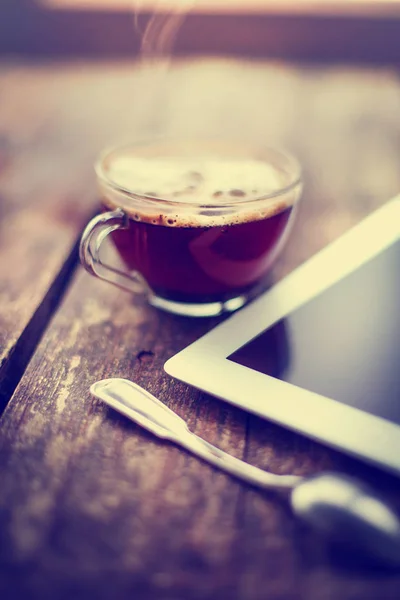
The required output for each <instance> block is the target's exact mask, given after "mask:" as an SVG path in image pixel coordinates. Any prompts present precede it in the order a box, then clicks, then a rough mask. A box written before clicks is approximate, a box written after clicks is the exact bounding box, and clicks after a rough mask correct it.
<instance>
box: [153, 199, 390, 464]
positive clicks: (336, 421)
mask: <svg viewBox="0 0 400 600" xmlns="http://www.w3.org/2000/svg"><path fill="white" fill-rule="evenodd" d="M399 237H400V195H399V196H397V197H396V198H394V199H393V200H391V201H390V202H388V203H387V204H385V205H384V206H383V207H381V208H380V209H378V210H377V211H375V212H374V213H372V214H371V215H370V216H368V217H367V218H366V219H364V220H363V221H362V222H361V223H359V224H358V225H356V226H355V227H354V228H352V229H351V230H350V231H348V232H347V233H345V234H344V235H343V236H341V237H340V238H339V239H337V240H335V241H334V242H333V243H331V244H330V245H329V246H327V247H325V248H324V249H323V250H321V251H320V252H319V253H318V254H316V255H315V256H313V257H312V258H311V259H310V260H308V261H307V262H306V263H304V264H303V265H301V266H300V267H298V268H297V269H296V270H295V271H293V272H292V273H291V274H290V275H288V276H287V277H286V278H285V279H283V280H281V281H280V282H279V283H277V284H276V285H275V286H274V287H273V288H271V289H270V290H269V291H267V292H266V293H264V294H263V295H262V296H261V297H259V298H258V299H257V300H255V301H254V302H253V303H251V304H250V305H249V306H247V307H245V308H243V309H242V310H240V311H239V312H238V313H235V314H234V315H233V316H232V317H230V318H229V319H228V320H226V321H225V322H223V323H221V324H220V325H218V326H217V327H216V328H215V329H213V330H211V331H210V332H209V333H207V334H206V335H204V336H203V337H201V338H200V339H198V340H197V341H195V342H194V343H193V344H191V345H190V346H188V347H187V348H185V349H184V350H182V351H181V352H179V353H178V354H176V355H175V356H173V357H172V358H171V359H170V360H168V361H167V362H166V363H165V365H164V368H165V371H166V372H167V373H168V374H169V375H172V376H173V377H176V378H177V379H180V380H182V381H184V382H186V383H189V384H191V385H193V386H195V387H197V388H199V389H201V390H204V391H206V392H209V393H210V394H213V395H214V396H217V397H219V398H221V399H223V400H226V401H227V402H230V403H231V404H234V405H236V406H239V407H240V408H243V409H244V410H247V411H249V412H252V413H254V414H256V415H258V416H260V417H264V418H267V419H269V420H271V421H275V422H276V423H280V424H282V425H284V426H286V427H288V428H290V429H293V430H295V431H298V432H301V433H304V434H305V435H307V436H309V437H311V438H313V439H316V440H319V441H322V442H324V443H326V444H328V445H331V446H333V447H336V448H339V449H342V450H344V451H346V452H348V453H350V454H353V455H355V456H357V457H360V458H363V459H365V460H367V461H370V462H373V463H376V464H378V465H380V466H382V467H384V468H386V469H389V470H390V471H392V472H395V473H396V474H398V475H399V474H400V452H399V451H400V426H397V425H395V424H393V423H391V422H389V421H387V420H385V419H382V418H380V417H376V416H374V415H371V414H369V413H366V412H363V411H361V410H359V409H357V408H353V407H350V406H347V405H345V404H342V403H340V402H338V401H336V400H332V399H330V398H326V397H324V396H321V395H319V394H316V393H314V392H310V391H308V390H305V389H302V388H299V387H296V386H294V385H292V384H290V383H287V382H284V381H281V380H278V379H275V378H274V377H271V376H268V375H264V374H262V373H259V372H257V371H254V370H252V369H250V368H248V367H245V366H242V365H239V364H236V363H234V362H232V361H230V360H227V357H228V356H230V355H231V354H232V353H233V352H235V351H236V350H237V349H238V348H240V347H241V346H243V345H244V344H246V343H247V342H249V341H250V340H251V339H253V338H254V337H256V336H257V335H258V334H260V333H261V332H262V331H264V330H265V329H267V328H268V327H271V325H273V324H274V323H276V322H277V321H279V320H281V319H282V318H284V317H285V316H287V315H288V314H289V313H291V312H292V311H294V310H295V309H296V308H298V307H299V306H301V305H302V304H304V303H305V302H307V301H308V300H310V299H311V298H313V297H314V296H316V295H317V294H319V293H320V292H322V291H323V290H325V289H326V288H328V287H330V286H331V285H332V284H334V283H335V282H336V281H338V280H340V279H341V278H343V277H344V276H346V275H348V274H349V273H351V272H352V271H354V270H355V269H357V268H358V267H360V266H361V265H362V264H364V263H366V262H368V261H369V260H371V259H372V258H373V257H374V256H376V255H377V254H379V253H380V252H381V251H382V250H384V249H385V248H387V247H389V246H390V245H391V244H392V243H394V242H395V241H396V240H398V239H399ZM399 400H400V399H399Z"/></svg>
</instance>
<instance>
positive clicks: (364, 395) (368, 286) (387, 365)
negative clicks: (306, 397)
mask: <svg viewBox="0 0 400 600" xmlns="http://www.w3.org/2000/svg"><path fill="white" fill-rule="evenodd" d="M228 359H229V360H232V361H234V362H236V363H239V364H241V365H244V366H246V367H249V368H251V369H254V370H256V371H259V372H261V373H265V374H267V375H271V376H273V377H277V378H278V379H282V380H284V381H287V382H289V383H292V384H294V385H297V386H299V387H302V388H305V389H308V390H310V391H313V392H316V393H318V394H321V395H322V396H326V397H328V398H333V399H335V400H338V401H340V402H343V403H344V404H348V405H350V406H354V407H356V408H359V409H361V410H364V411H366V412H369V413H371V414H374V415H377V416H379V417H382V418H385V419H388V420H390V421H394V422H396V423H397V424H399V425H400V241H397V242H396V243H394V244H393V245H392V246H390V247H389V248H388V249H386V250H385V251H383V252H382V253H381V254H379V255H378V256H376V257H375V258H374V259H372V260H371V261H370V262H368V263H367V264H365V265H363V266H362V267H360V269H358V270H357V271H355V272H354V273H352V274H350V275H348V276H347V277H345V278H343V279H342V280H341V281H339V282H338V283H336V284H334V285H333V286H332V287H330V288H328V289H327V290H325V291H324V292H323V293H322V294H320V295H319V296H317V297H315V298H314V299H313V300H311V301H310V302H308V303H306V304H305V305H303V306H301V307H300V308H298V309H297V310H295V311H294V312H293V313H291V314H290V315H289V316H288V317H287V319H285V320H284V321H280V322H279V323H277V324H275V325H274V326H273V327H271V328H270V329H268V330H266V331H264V332H263V333H262V334H260V335H259V336H257V337H256V338H254V339H253V340H251V341H250V342H249V343H247V344H246V345H244V346H242V347H241V348H239V349H238V350H237V351H235V352H234V353H233V354H231V355H230V356H229V357H228Z"/></svg>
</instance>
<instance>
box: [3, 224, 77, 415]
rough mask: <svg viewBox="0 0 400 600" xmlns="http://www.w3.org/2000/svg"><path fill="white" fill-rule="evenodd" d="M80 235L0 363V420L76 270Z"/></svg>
mask: <svg viewBox="0 0 400 600" xmlns="http://www.w3.org/2000/svg"><path fill="white" fill-rule="evenodd" d="M80 237H81V234H79V237H78V239H77V240H76V241H75V243H74V245H73V247H72V250H71V252H70V254H69V256H68V258H67V260H66V261H65V263H64V265H63V266H62V268H61V270H60V271H59V273H58V275H57V276H56V278H55V279H54V281H53V283H52V284H51V286H50V288H49V290H48V291H47V293H46V295H45V296H44V298H43V300H42V302H41V304H40V306H39V307H38V309H37V310H36V312H35V313H34V315H33V316H32V318H31V320H30V321H29V323H28V324H27V326H26V327H25V329H24V331H23V332H22V334H21V336H20V338H19V339H18V341H17V343H16V344H15V346H14V348H13V349H12V350H11V352H10V354H9V356H8V357H7V358H6V359H5V361H4V363H3V364H2V365H1V366H0V420H1V415H2V414H3V412H4V411H5V409H6V408H7V405H8V403H9V401H10V400H11V398H12V396H13V394H14V391H15V389H16V388H17V386H18V384H19V382H20V380H21V379H22V377H23V375H24V373H25V370H26V367H27V366H28V363H29V361H30V359H31V358H32V356H33V354H34V352H35V350H36V348H37V346H38V345H39V343H40V341H41V339H42V336H43V334H44V332H45V331H46V329H47V326H48V324H49V322H50V320H51V318H52V316H53V315H54V313H55V312H56V310H57V308H58V306H59V305H60V303H61V301H62V299H63V297H64V295H65V293H66V291H67V289H68V285H69V283H70V281H71V279H72V276H73V275H74V273H75V271H76V268H77V266H78V264H79V241H80Z"/></svg>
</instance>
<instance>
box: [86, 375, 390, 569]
mask: <svg viewBox="0 0 400 600" xmlns="http://www.w3.org/2000/svg"><path fill="white" fill-rule="evenodd" d="M90 391H91V393H92V394H93V395H94V396H96V397H97V398H100V399H101V400H103V401H104V402H105V403H106V404H108V405H109V406H111V407H112V408H114V409H115V410H117V411H118V412H120V413H122V414H123V415H125V416H126V417H128V418H130V419H132V421H135V422H136V423H138V424H139V425H141V426H142V427H144V428H145V429H147V430H148V431H151V432H152V433H154V434H155V435H156V436H158V437H160V438H163V439H167V440H170V441H172V442H175V443H176V444H179V445H180V446H183V447H184V448H186V449H187V450H189V451H190V452H193V453H194V454H196V455H197V456H199V457H200V458H202V459H203V460H206V461H207V462H209V463H211V464H213V465H215V466H216V467H218V468H220V469H222V470H223V471H226V472H228V473H230V474H231V475H234V476H235V477H237V478H239V479H242V480H244V481H246V482H248V483H250V484H252V485H255V486H258V487H260V488H263V489H274V488H275V489H279V488H281V489H284V488H286V489H289V490H292V492H291V495H290V504H291V507H292V510H293V512H294V514H295V515H297V516H298V517H300V518H301V519H303V520H304V521H306V522H307V523H309V524H310V525H312V526H313V527H315V528H316V529H318V530H319V531H320V532H322V533H324V534H326V535H329V536H331V537H333V538H336V539H339V540H341V541H343V542H345V543H346V545H347V547H348V548H351V549H354V550H357V551H359V552H362V553H363V554H364V555H365V556H368V557H369V558H374V559H376V560H378V561H379V562H381V563H383V564H387V565H390V566H400V522H399V519H398V518H397V516H396V514H395V513H394V512H393V510H392V509H391V508H389V507H388V506H387V504H386V503H384V502H383V501H382V500H380V499H379V498H378V497H377V496H376V495H375V494H374V492H373V491H372V490H370V489H368V488H367V487H366V486H364V485H362V484H360V483H358V482H357V481H355V480H354V479H352V478H350V477H347V476H344V475H342V474H339V473H330V472H325V473H321V474H319V475H315V476H312V477H300V476H297V475H274V474H273V473H268V472H266V471H263V470H262V469H259V468H258V467H254V466H252V465H250V464H248V463H245V462H243V461H242V460H239V459H238V458H235V457H234V456H231V455H230V454H227V453H226V452H223V451H222V450H219V448H216V447H215V446H213V445H212V444H209V443H208V442H206V441H205V440H203V439H202V438H200V437H198V436H197V435H195V434H194V433H192V432H191V431H189V429H188V426H187V424H186V423H185V421H183V419H181V418H180V417H179V416H178V415H177V414H176V413H174V412H173V411H172V410H170V409H169V408H168V407H167V406H165V404H163V403H162V402H160V401H159V400H157V398H155V397H154V396H153V395H152V394H150V393H149V392H147V391H146V390H144V389H143V388H141V387H140V386H138V385H136V384H135V383H133V382H132V381H129V380H127V379H118V378H114V379H104V380H102V381H98V382H97V383H95V384H93V385H92V386H91V388H90Z"/></svg>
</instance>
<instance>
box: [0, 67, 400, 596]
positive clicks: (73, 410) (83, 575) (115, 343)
mask: <svg viewBox="0 0 400 600" xmlns="http://www.w3.org/2000/svg"><path fill="white" fill-rule="evenodd" d="M55 68H56V67H54V69H55ZM81 68H82V67H81V66H79V67H76V69H79V71H80V69H81ZM121 69H122V70H121ZM71 72H74V70H73V69H72V70H71V71H68V70H67V72H66V73H69V74H70V75H71ZM49 73H51V68H50V69H49ZM84 73H85V74H82V73H81V80H80V81H81V85H82V86H85V84H84V82H85V80H86V81H89V80H90V81H91V86H93V88H95V89H96V90H97V94H98V91H99V89H101V88H102V86H103V85H104V81H107V85H108V91H109V93H110V92H112V93H110V96H111V98H112V100H110V101H109V103H106V104H107V107H106V109H105V107H104V105H103V104H102V103H101V102H99V103H96V102H90V101H91V100H92V99H93V96H91V95H89V96H88V97H87V98H86V100H85V101H83V98H81V101H82V104H80V108H79V111H80V114H84V115H89V113H90V119H91V120H90V123H91V126H93V127H94V126H96V127H97V128H100V130H101V131H100V132H99V134H98V135H99V138H103V137H105V132H106V130H107V131H108V127H109V123H108V122H107V120H106V119H105V115H106V114H107V109H109V107H110V106H113V105H114V103H115V99H116V98H117V99H118V103H119V107H120V114H121V115H125V116H126V115H128V114H129V112H127V108H128V107H129V108H132V104H133V103H132V101H131V98H132V96H131V95H130V93H129V92H130V90H131V85H134V86H135V88H136V90H138V89H140V90H141V91H143V92H144V90H146V85H145V79H143V74H142V75H137V79H136V76H135V74H133V76H132V78H130V77H127V74H128V70H127V69H126V67H124V68H117V69H116V71H115V72H114V71H113V70H108V71H105V72H100V71H98V72H97V75H93V73H92V72H91V71H89V72H87V71H84ZM123 74H124V76H123ZM64 75H65V76H68V75H66V74H64ZM96 77H98V79H96ZM103 77H105V79H103ZM140 77H142V79H140ZM86 78H87V79H86ZM139 81H140V82H141V85H140V86H138V83H139ZM95 82H97V85H96V83H95ZM147 82H148V83H149V81H148V80H147ZM87 85H88V84H87ZM88 87H90V86H89V85H88ZM88 87H86V89H88ZM161 89H163V93H162V94H158V95H156V98H157V101H156V102H155V103H154V105H153V106H152V107H151V108H149V106H148V98H149V97H151V94H150V96H149V95H148V96H146V94H144V97H143V98H140V99H139V97H138V96H136V98H137V102H140V100H142V101H143V102H144V103H145V105H147V108H148V112H146V110H145V107H142V108H141V109H139V108H138V107H136V108H135V109H134V110H135V111H136V112H135V114H139V113H141V114H142V116H143V119H142V121H141V123H142V126H144V124H145V123H146V127H147V128H148V130H150V128H151V126H153V127H154V124H155V123H157V121H156V120H155V113H157V114H159V113H160V111H161V109H162V110H163V113H162V115H159V116H160V118H161V123H162V125H163V129H164V130H166V131H167V132H170V133H172V132H174V133H177V134H179V133H187V134H192V135H194V134H196V133H199V132H203V133H204V131H205V130H207V129H208V130H210V131H213V132H214V133H217V134H218V133H219V134H223V133H225V134H226V135H233V134H235V135H237V136H239V137H240V136H243V138H245V139H247V140H249V139H253V140H258V141H268V142H269V143H278V142H281V143H283V144H284V145H287V146H289V147H290V148H292V149H293V150H296V152H297V154H298V155H299V157H300V158H301V160H302V163H303V164H304V165H305V170H306V181H307V185H306V190H305V195H304V202H303V204H302V206H301V210H300V214H299V218H298V222H297V225H296V227H295V230H294V232H293V235H292V238H291V241H290V243H289V245H288V247H287V251H286V253H285V255H284V256H283V257H282V259H281V261H280V264H279V266H278V269H277V276H281V275H283V274H284V273H285V272H287V271H288V270H291V269H292V268H293V267H294V266H296V265H297V264H299V263H300V262H302V261H303V260H305V259H306V258H307V257H308V256H310V255H311V254H312V253H313V252H315V251H316V250H317V249H319V248H320V247H322V246H323V245H325V244H326V243H327V242H328V241H330V240H331V239H333V238H335V237H336V236H337V235H339V234H340V233H341V232H343V231H344V230H346V229H347V228H348V227H350V226H351V224H353V223H355V222H356V221H358V220H359V219H360V218H361V217H362V216H363V215H365V214H367V213H368V212H370V211H371V210H372V209H373V208H374V207H376V206H379V205H380V204H381V203H382V202H384V201H385V200H386V199H388V198H389V197H390V196H391V195H393V194H394V193H395V192H396V191H397V189H398V187H399V183H400V181H399V180H400V174H399V171H398V166H397V157H398V154H399V140H400V136H399V128H400V124H399V122H398V118H397V115H398V109H399V102H400V86H399V83H398V79H397V75H396V73H391V72H389V71H382V72H376V71H343V70H335V69H333V70H329V71H324V70H320V69H307V70H300V69H295V68H290V67H284V66H279V65H270V64H268V63H258V64H251V63H247V62H244V63H236V62H234V61H227V62H225V61H199V62H194V63H192V62H189V63H182V64H179V65H177V66H176V67H174V68H173V69H172V70H171V71H170V73H169V76H168V84H167V85H166V86H165V87H162V88H161ZM124 90H125V93H123V91H124ZM93 93H94V92H93ZM120 103H121V104H120ZM124 107H125V108H124ZM199 107H201V110H200V109H199ZM141 111H142V112H141ZM153 111H154V112H153ZM58 114H59V115H60V127H61V129H64V127H66V123H70V120H69V116H68V115H69V113H68V111H66V112H62V111H60V112H59V113H58ZM114 114H115V111H114V112H113V115H114ZM194 116H195V117H196V118H194ZM115 118H116V117H115ZM120 118H121V120H122V119H123V116H121V117H120ZM79 123H82V120H79ZM158 125H159V126H160V123H158ZM91 126H90V125H88V126H87V127H88V128H89V129H90V127H91ZM103 128H104V129H103ZM132 131H133V130H132ZM85 140H86V137H85V136H79V137H78V136H76V137H74V136H73V138H72V140H71V145H72V149H71V151H72V152H73V148H74V145H76V146H77V145H78V144H83V145H85V144H86V141H85ZM89 140H90V136H89ZM87 143H88V144H90V143H91V142H90V141H89V142H87ZM80 176H81V175H80V172H79V171H74V172H73V179H75V178H79V177H80ZM214 323H215V321H208V320H205V321H191V320H188V319H183V318H178V317H173V316H169V315H166V314H162V313H159V312H157V311H155V310H153V309H150V308H149V307H147V306H146V305H145V304H144V303H143V302H140V301H138V300H134V299H132V298H131V297H130V296H129V295H128V294H125V293H123V292H120V291H118V290H114V289H113V288H112V287H110V286H107V285H106V284H103V283H101V282H99V281H96V280H94V279H93V278H91V277H90V276H88V275H87V274H86V273H84V272H83V271H82V270H80V271H79V273H78V274H77V275H76V277H75V279H74V282H73V285H72V286H71V288H70V291H69V293H68V294H67V296H66V297H65V299H64V301H63V303H62V305H61V307H60V309H59V311H58V312H57V314H56V315H55V317H54V319H53V321H52V323H51V325H50V327H49V328H48V330H47V332H46V334H45V336H44V338H43V340H42V342H41V344H40V346H39V347H38V349H37V351H36V353H35V355H34V357H33V359H32V361H31V363H30V365H29V367H28V369H27V371H26V373H25V376H24V377H23V379H22V381H21V383H20V385H19V387H18V389H17V391H16V393H15V395H14V397H13V399H12V401H11V402H10V404H9V406H8V408H7V410H6V411H5V413H4V414H3V417H2V419H1V421H0V468H1V486H0V559H1V568H0V594H1V593H2V595H1V597H2V598H8V597H10V595H11V593H12V595H13V597H27V598H47V597H52V598H57V599H63V598H66V599H67V598H71V597H74V598H88V597H89V598H91V597H93V598H100V599H103V598H104V599H105V598H107V599H108V598H122V599H125V598H128V597H129V598H131V597H135V598H141V599H142V598H143V599H146V598H152V599H161V598H163V599H164V598H166V599H181V598H182V599H185V600H190V599H192V598H193V599H196V600H197V599H206V598H207V599H214V598H215V599H216V598H229V599H230V600H236V599H237V600H261V599H263V598H269V599H270V598H271V599H285V600H286V599H293V600H294V599H297V598H304V600H306V599H307V600H320V599H321V598H340V599H341V600H358V599H359V600H361V599H362V600H376V598H377V597H379V598H385V599H388V600H391V599H393V600H395V598H397V596H398V586H399V583H400V578H399V576H398V574H393V573H385V572H380V571H377V570H371V571H366V570H363V569H362V568H360V566H358V567H357V569H355V567H354V565H352V566H351V567H350V566H349V565H347V566H346V565H344V564H343V563H342V564H341V563H340V555H338V554H337V553H333V552H332V551H331V550H330V549H328V548H327V547H326V546H325V544H324V543H323V542H322V541H321V540H320V539H318V538H317V537H316V536H314V535H313V534H312V533H310V532H309V531H308V530H307V529H306V528H303V527H300V526H299V525H298V524H297V523H295V521H294V519H293V517H292V516H291V515H290V513H289V511H288V509H287V506H286V505H285V503H284V501H283V500H280V499H279V498H277V497H275V496H273V495H261V494H258V493H256V492H254V491H252V490H249V489H247V488H245V487H244V486H242V485H241V484H239V483H237V482H235V481H233V480H231V479H229V478H228V477H227V476H225V475H223V474H221V473H218V472H216V471H214V470H212V469H211V468H210V467H208V466H207V465H204V464H202V463H201V462H199V461H198V460H197V459H195V458H193V457H190V456H188V455H186V454H185V453H184V452H183V451H181V450H179V449H177V448H175V447H173V446H170V445H168V444H164V443H162V442H159V441H156V440H155V439H153V438H152V437H151V436H150V435H148V434H146V433H145V432H143V431H142V430H140V429H139V428H137V427H136V426H134V425H133V424H130V423H129V422H127V421H125V420H124V419H123V418H122V417H119V416H118V415H116V414H114V413H113V412H112V411H111V410H109V409H107V408H106V407H105V406H103V405H102V404H101V403H99V402H97V401H94V400H93V399H91V398H90V396H89V393H88V387H89V385H90V383H92V382H93V381H95V380H97V379H99V378H102V377H109V376H113V375H115V376H125V377H128V378H131V379H133V380H135V381H137V382H138V383H139V384H141V385H143V386H144V387H146V388H147V389H149V390H150V391H151V392H153V393H154V394H156V395H157V396H158V397H159V398H161V399H162V400H163V401H164V402H166V403H167V404H168V405H169V406H171V407H172V408H173V409H175V410H176V411H177V412H178V413H179V414H180V415H182V416H183V417H184V418H185V419H186V420H187V421H188V422H189V423H190V425H191V427H192V428H193V429H194V430H195V431H196V432H197V433H199V434H200V435H203V436H204V437H206V438H207V439H208V440H209V441H211V442H213V443H216V444H217V445H219V446H220V447H222V448H223V449H225V450H227V451H229V452H232V453H233V454H235V455H236V456H244V457H245V458H246V459H248V460H249V461H250V462H252V463H254V464H258V465H260V466H263V467H265V468H271V469H272V470H274V471H276V472H297V473H312V472H317V471H318V470H320V469H322V468H325V467H337V468H341V469H343V470H345V471H347V472H354V473H359V474H360V473H363V474H366V476H368V477H369V478H372V479H373V480H374V481H375V484H378V485H379V487H380V489H381V490H385V491H386V493H387V494H388V496H391V497H392V499H393V501H394V502H395V504H396V505H397V506H399V507H400V497H399V495H398V483H397V480H395V479H394V478H391V477H389V476H386V475H383V474H380V473H378V472H377V471H374V470H369V469H367V468H365V469H362V468H361V467H360V465H359V464H358V463H357V462H356V461H351V460H350V459H346V458H344V457H342V456H341V455H339V454H337V453H335V452H333V451H331V450H328V449H326V448H323V447H322V446H320V445H318V444H316V443H312V442H310V441H308V440H305V439H304V438H302V437H301V436H298V435H296V434H294V433H291V432H289V431H285V430H284V429H282V428H280V427H278V426H274V425H271V424H268V423H267V422H265V421H261V420H259V419H255V418H253V417H252V418H248V417H247V415H246V414H245V413H243V412H242V411H239V410H237V409H234V408H232V407H230V406H228V405H226V404H223V403H221V402H218V401H217V400H215V399H213V398H211V397H209V396H206V395H204V394H202V393H200V392H196V391H195V390H192V389H190V388H188V387H187V386H185V385H183V384H181V383H178V382H175V381H172V380H171V379H170V378H168V377H167V376H166V375H165V374H164V372H163V369H162V366H163V363H164V361H165V360H166V359H167V358H169V356H171V355H172V354H173V353H175V352H176V351H178V350H179V349H181V348H182V347H184V346H185V345H186V344H188V343H189V342H190V341H191V340H193V339H195V338H197V337H198V336H199V335H200V334H201V333H202V332H204V331H205V330H207V328H209V327H211V326H212V325H213V324H214Z"/></svg>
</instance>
